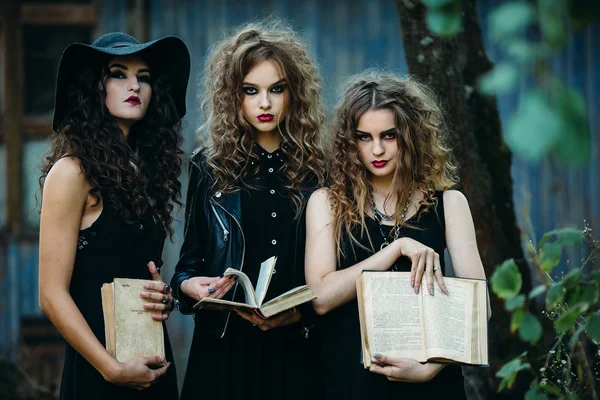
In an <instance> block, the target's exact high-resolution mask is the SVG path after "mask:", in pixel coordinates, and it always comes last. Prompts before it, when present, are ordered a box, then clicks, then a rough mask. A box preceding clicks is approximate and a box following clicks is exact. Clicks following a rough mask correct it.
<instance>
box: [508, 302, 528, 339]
mask: <svg viewBox="0 0 600 400" xmlns="http://www.w3.org/2000/svg"><path fill="white" fill-rule="evenodd" d="M524 314H525V312H524V311H523V309H522V308H519V309H517V310H516V311H515V312H514V314H513V316H512V318H511V320H510V331H511V333H514V332H515V331H516V330H517V329H519V325H520V324H521V320H522V319H523V315H524Z"/></svg>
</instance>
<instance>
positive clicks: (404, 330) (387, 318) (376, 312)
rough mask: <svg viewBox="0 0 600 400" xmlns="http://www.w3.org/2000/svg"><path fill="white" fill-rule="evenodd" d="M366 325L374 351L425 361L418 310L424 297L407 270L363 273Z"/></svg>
mask: <svg viewBox="0 0 600 400" xmlns="http://www.w3.org/2000/svg"><path fill="white" fill-rule="evenodd" d="M363 274H364V275H365V282H364V308H365V309H366V310H371V313H369V312H368V311H367V312H366V313H365V325H366V327H367V337H368V342H369V347H370V351H371V354H375V353H386V354H388V355H392V356H399V357H408V358H414V359H417V360H420V361H425V352H424V349H425V347H424V338H423V335H422V333H421V332H422V329H421V324H422V322H421V316H420V313H419V307H420V301H421V300H420V299H421V296H420V295H417V294H415V293H414V291H413V289H412V288H411V287H410V279H409V274H408V273H406V274H405V273H401V272H363Z"/></svg>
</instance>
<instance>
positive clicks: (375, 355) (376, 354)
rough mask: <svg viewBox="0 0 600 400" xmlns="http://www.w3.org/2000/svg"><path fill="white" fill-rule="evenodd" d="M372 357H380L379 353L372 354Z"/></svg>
mask: <svg viewBox="0 0 600 400" xmlns="http://www.w3.org/2000/svg"><path fill="white" fill-rule="evenodd" d="M373 357H375V358H376V359H377V360H379V359H380V358H381V354H379V353H375V354H373Z"/></svg>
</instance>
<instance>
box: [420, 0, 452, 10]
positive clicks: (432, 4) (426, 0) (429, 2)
mask: <svg viewBox="0 0 600 400" xmlns="http://www.w3.org/2000/svg"><path fill="white" fill-rule="evenodd" d="M456 1H457V0H421V2H422V3H423V4H425V6H426V7H428V8H441V7H444V6H447V5H449V4H452V3H454V2H456Z"/></svg>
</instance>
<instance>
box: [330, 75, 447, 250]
mask: <svg viewBox="0 0 600 400" xmlns="http://www.w3.org/2000/svg"><path fill="white" fill-rule="evenodd" d="M381 109H386V110H390V111H392V112H393V113H394V116H395V120H396V140H397V141H398V155H397V164H396V165H397V168H396V171H395V172H394V177H393V181H392V187H393V190H392V191H391V193H389V194H388V196H387V198H386V201H387V200H388V199H389V198H391V197H395V198H396V210H395V213H394V215H395V223H394V228H395V227H397V226H399V225H404V226H410V225H409V224H407V223H406V222H405V221H402V220H401V214H402V209H403V208H404V205H405V204H406V203H407V201H408V200H409V193H410V192H411V189H412V192H415V191H421V192H422V193H423V194H424V198H423V200H421V205H423V207H422V208H421V210H420V213H421V214H422V213H423V212H426V211H427V210H428V208H429V207H430V206H431V205H432V204H434V203H435V198H434V193H435V191H436V190H448V189H450V188H452V187H453V186H454V185H455V184H456V183H457V182H458V177H457V171H456V166H455V165H454V163H453V161H452V154H451V151H450V148H449V145H448V132H447V127H446V125H445V123H444V118H443V112H442V110H441V108H440V106H439V105H438V103H437V101H436V97H435V95H434V94H433V92H432V91H431V89H429V88H428V87H427V86H425V85H423V84H421V83H419V82H417V81H415V80H414V79H413V78H401V77H398V76H396V75H393V74H389V73H384V72H379V71H377V70H368V71H366V72H364V73H362V74H358V75H355V76H353V77H352V78H351V79H350V80H349V82H348V83H347V85H346V87H345V90H344V93H343V97H342V100H341V103H340V104H339V106H338V109H337V117H336V121H335V123H334V128H333V138H332V140H333V143H332V155H331V160H332V164H331V172H330V174H331V175H330V182H329V188H330V190H329V195H330V200H331V204H332V212H333V216H334V218H333V221H334V222H333V228H334V232H335V238H336V247H337V255H338V258H341V257H342V256H343V255H344V251H343V249H342V237H343V236H344V235H349V237H350V239H351V241H350V243H351V245H352V247H354V245H355V244H357V245H359V246H360V247H363V248H364V247H365V246H363V245H361V244H360V243H359V241H358V239H357V238H356V236H355V234H356V233H357V230H356V229H357V228H360V232H361V235H364V234H365V233H366V236H367V238H368V240H369V243H371V239H370V237H369V234H368V231H367V230H366V225H365V214H366V212H367V210H369V209H370V198H371V196H372V192H373V188H372V185H371V184H370V173H369V172H368V170H367V168H366V167H365V166H364V165H363V164H362V162H361V160H360V155H359V150H358V143H357V142H358V136H357V134H356V128H357V126H358V120H359V119H360V117H361V116H362V115H363V114H364V113H365V112H367V111H369V110H381ZM370 250H372V251H374V250H373V245H372V243H371V249H370Z"/></svg>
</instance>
